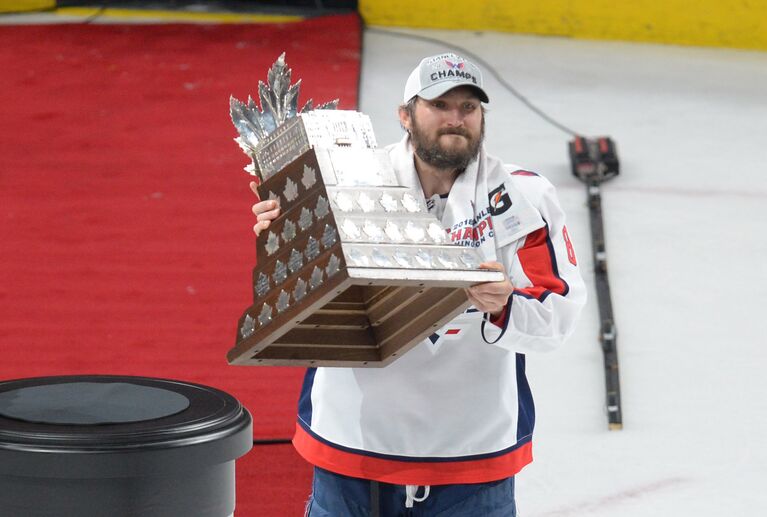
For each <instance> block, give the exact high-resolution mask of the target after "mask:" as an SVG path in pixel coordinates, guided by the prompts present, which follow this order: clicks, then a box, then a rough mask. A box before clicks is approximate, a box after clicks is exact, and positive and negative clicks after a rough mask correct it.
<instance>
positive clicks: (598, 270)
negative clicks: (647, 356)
mask: <svg viewBox="0 0 767 517" xmlns="http://www.w3.org/2000/svg"><path fill="white" fill-rule="evenodd" d="M568 149H569V153H570V164H571V167H572V173H573V175H574V176H575V177H576V178H578V179H579V180H581V181H582V182H583V183H585V184H586V192H587V195H588V206H589V219H590V223H591V243H592V254H593V260H594V282H595V284H596V292H597V302H598V304H599V340H600V342H601V345H602V352H603V354H604V370H605V391H606V399H607V422H608V426H609V428H610V429H612V430H617V429H621V428H622V427H623V415H622V408H621V389H620V376H619V369H618V347H617V335H616V328H615V320H614V318H613V306H612V299H611V297H610V283H609V281H608V276H607V252H606V248H605V237H604V222H603V219H602V194H601V190H600V187H601V185H602V183H604V182H605V181H608V180H610V179H612V178H614V177H616V176H617V175H618V174H619V172H620V165H619V163H618V154H617V151H616V148H615V142H613V141H612V139H610V138H609V137H599V138H593V139H590V138H585V137H582V136H576V137H575V139H574V140H571V141H570V142H569V144H568Z"/></svg>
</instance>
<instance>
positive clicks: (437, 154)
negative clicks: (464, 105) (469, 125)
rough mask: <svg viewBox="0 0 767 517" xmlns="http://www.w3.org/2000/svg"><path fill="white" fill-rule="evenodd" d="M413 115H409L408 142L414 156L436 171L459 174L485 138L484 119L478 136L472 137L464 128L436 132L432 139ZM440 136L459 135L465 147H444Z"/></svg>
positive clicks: (475, 155) (473, 156)
mask: <svg viewBox="0 0 767 517" xmlns="http://www.w3.org/2000/svg"><path fill="white" fill-rule="evenodd" d="M413 115H415V114H414V113H413V114H412V115H411V121H412V125H411V131H410V141H411V143H412V144H413V150H414V151H415V154H416V155H418V157H419V158H420V159H421V160H423V161H424V162H425V163H427V164H429V165H431V166H432V167H436V168H438V169H450V170H456V171H458V172H459V173H461V172H463V171H464V169H466V167H467V166H468V165H469V164H470V163H471V161H472V160H474V159H475V158H476V157H477V155H478V154H479V148H480V146H481V145H482V141H483V140H484V138H485V118H484V117H482V126H481V128H480V133H479V136H473V135H472V134H471V132H469V130H468V129H466V128H465V127H451V128H443V129H439V130H437V134H436V136H435V137H434V138H432V137H430V136H429V135H427V134H426V132H425V131H422V130H421V128H420V127H419V126H418V122H417V121H416V119H415V117H414V116H413ZM442 135H460V136H462V137H464V138H465V139H466V141H467V145H466V146H465V147H446V146H444V145H442V143H441V142H440V137H441V136H442Z"/></svg>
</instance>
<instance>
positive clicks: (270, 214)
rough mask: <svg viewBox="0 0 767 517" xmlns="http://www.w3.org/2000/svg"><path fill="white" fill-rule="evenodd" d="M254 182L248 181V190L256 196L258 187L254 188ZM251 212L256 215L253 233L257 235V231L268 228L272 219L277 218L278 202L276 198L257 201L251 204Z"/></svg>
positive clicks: (278, 212)
mask: <svg viewBox="0 0 767 517" xmlns="http://www.w3.org/2000/svg"><path fill="white" fill-rule="evenodd" d="M256 187H257V186H256V182H255V181H251V182H250V190H252V191H253V193H254V194H255V195H256V198H258V189H257V188H256ZM253 213H254V214H255V215H256V224H255V226H253V233H255V234H256V236H258V234H259V233H261V232H262V231H264V230H266V229H267V228H269V225H270V224H271V223H272V220H273V219H277V216H279V215H280V204H279V202H278V201H277V200H274V199H269V200H266V201H261V200H260V198H259V201H258V202H257V203H256V204H255V205H253Z"/></svg>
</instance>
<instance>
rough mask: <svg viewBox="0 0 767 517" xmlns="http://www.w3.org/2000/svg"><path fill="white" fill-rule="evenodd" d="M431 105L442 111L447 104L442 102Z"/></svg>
mask: <svg viewBox="0 0 767 517" xmlns="http://www.w3.org/2000/svg"><path fill="white" fill-rule="evenodd" d="M431 105H432V106H434V107H435V108H437V109H440V110H441V109H445V103H444V102H440V101H437V102H432V104H431Z"/></svg>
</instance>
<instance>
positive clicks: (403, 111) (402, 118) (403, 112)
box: [399, 106, 411, 133]
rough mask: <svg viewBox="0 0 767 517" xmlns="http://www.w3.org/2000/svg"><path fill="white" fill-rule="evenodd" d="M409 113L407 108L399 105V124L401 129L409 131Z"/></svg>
mask: <svg viewBox="0 0 767 517" xmlns="http://www.w3.org/2000/svg"><path fill="white" fill-rule="evenodd" d="M410 124H411V122H410V113H408V111H407V108H405V106H400V107H399V125H400V126H402V129H404V130H405V131H407V132H408V133H409V132H410Z"/></svg>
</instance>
